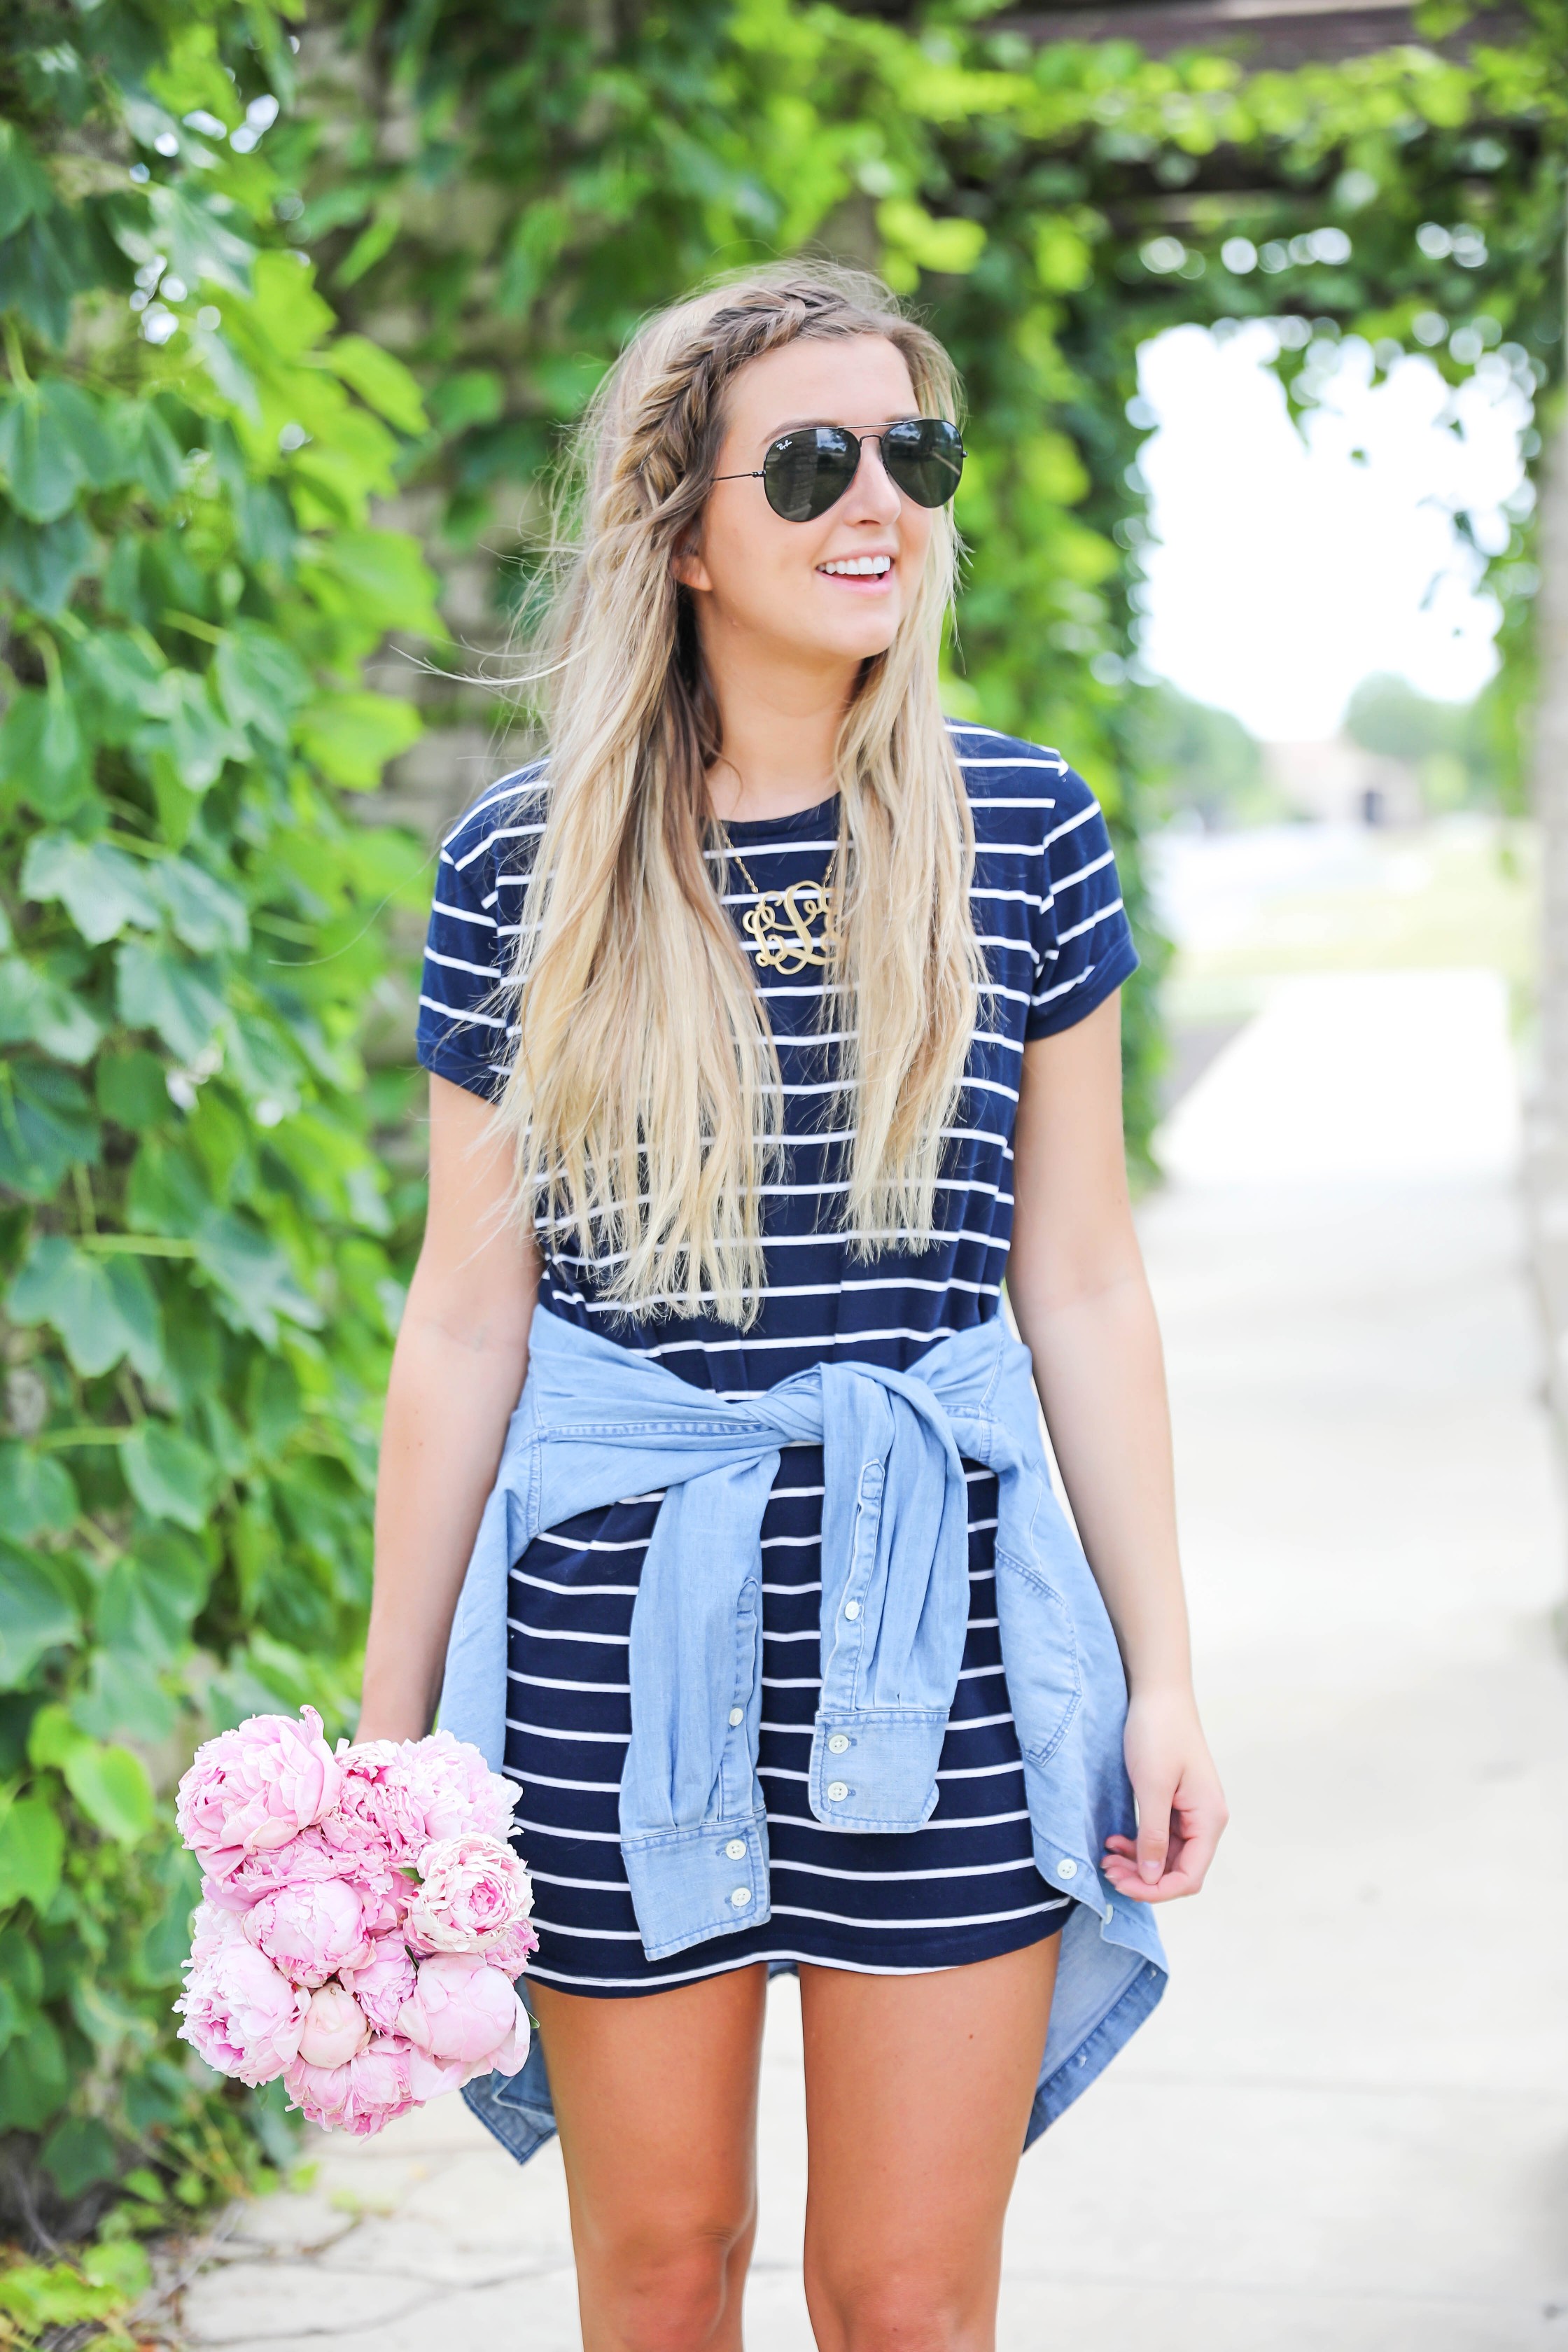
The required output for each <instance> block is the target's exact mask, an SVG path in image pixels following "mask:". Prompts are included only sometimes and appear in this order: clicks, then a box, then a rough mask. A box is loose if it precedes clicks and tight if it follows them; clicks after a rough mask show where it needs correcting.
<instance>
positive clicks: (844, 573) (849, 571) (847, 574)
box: [816, 555, 893, 580]
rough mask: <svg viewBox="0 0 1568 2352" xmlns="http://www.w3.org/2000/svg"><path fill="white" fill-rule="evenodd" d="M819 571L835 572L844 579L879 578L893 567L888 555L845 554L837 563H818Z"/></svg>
mask: <svg viewBox="0 0 1568 2352" xmlns="http://www.w3.org/2000/svg"><path fill="white" fill-rule="evenodd" d="M816 568H817V570H818V571H819V572H837V574H838V575H839V576H840V577H841V578H843V579H846V580H879V579H880V578H881V576H882V574H883V572H890V571H891V570H892V568H893V559H892V557H891V556H890V555H846V556H845V557H843V558H842V559H841V561H840V562H837V563H819V564H818V565H817V567H816Z"/></svg>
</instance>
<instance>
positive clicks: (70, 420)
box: [34, 375, 125, 522]
mask: <svg viewBox="0 0 1568 2352" xmlns="http://www.w3.org/2000/svg"><path fill="white" fill-rule="evenodd" d="M38 394H39V397H40V398H41V400H42V401H43V404H44V409H45V413H46V415H47V417H48V419H49V422H50V424H51V425H52V426H53V427H54V430H55V431H56V433H58V436H59V437H60V440H61V442H62V443H63V445H64V446H65V447H66V448H68V450H69V451H70V453H71V461H72V463H73V464H74V466H75V467H76V469H77V474H78V478H79V479H80V480H81V481H83V482H85V483H87V484H89V485H90V487H91V488H94V489H105V488H108V487H109V485H110V483H113V482H119V481H122V480H123V479H124V478H125V463H124V458H123V457H122V455H121V450H120V448H119V447H118V446H116V436H115V435H114V434H112V433H111V432H110V430H109V429H108V428H107V427H106V426H105V425H104V421H103V415H102V412H101V411H100V408H99V404H98V403H97V401H96V400H94V398H93V397H92V394H90V393H89V392H86V391H84V390H83V388H82V386H81V385H80V384H79V383H72V382H71V380H70V378H69V377H68V376H63V375H49V376H46V377H45V378H44V380H43V382H42V383H41V384H40V385H39V386H38ZM34 520H35V521H37V522H47V520H49V518H48V516H47V515H37V516H35V517H34Z"/></svg>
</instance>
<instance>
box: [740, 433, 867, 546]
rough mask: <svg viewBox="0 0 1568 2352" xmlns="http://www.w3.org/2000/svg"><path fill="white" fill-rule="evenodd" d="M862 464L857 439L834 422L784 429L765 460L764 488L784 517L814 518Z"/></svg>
mask: <svg viewBox="0 0 1568 2352" xmlns="http://www.w3.org/2000/svg"><path fill="white" fill-rule="evenodd" d="M859 463H860V444H859V443H858V441H857V440H856V438H855V436H854V435H853V434H852V433H846V432H845V431H844V429H843V427H842V425H807V426H806V427H805V429H804V430H803V431H802V432H799V433H786V434H784V436H783V438H782V439H781V440H778V441H775V442H774V443H773V446H772V448H771V449H770V450H769V451H768V454H767V456H766V457H764V458H763V492H764V494H765V496H766V498H767V501H768V504H769V506H771V507H772V509H773V512H774V514H776V515H779V516H782V518H783V520H784V521H785V522H814V521H815V520H816V517H817V516H818V515H822V514H826V512H827V509H828V508H829V507H830V506H833V505H834V504H836V502H837V500H838V499H841V498H842V497H843V496H844V493H845V491H846V490H847V488H849V485H850V483H851V482H852V481H853V480H854V479H855V468H856V467H857V466H858V464H859Z"/></svg>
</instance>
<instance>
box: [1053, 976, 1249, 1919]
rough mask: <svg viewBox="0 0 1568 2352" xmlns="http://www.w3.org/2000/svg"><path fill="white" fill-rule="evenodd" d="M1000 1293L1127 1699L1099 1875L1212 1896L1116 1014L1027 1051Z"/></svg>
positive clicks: (1098, 1015)
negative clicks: (1133, 1833)
mask: <svg viewBox="0 0 1568 2352" xmlns="http://www.w3.org/2000/svg"><path fill="white" fill-rule="evenodd" d="M1014 1149H1015V1153H1016V1169H1015V1178H1014V1191H1015V1195H1016V1210H1015V1214H1014V1224H1013V1248H1012V1255H1011V1257H1010V1259H1009V1262H1008V1267H1007V1293H1008V1297H1009V1298H1010V1300H1011V1302H1012V1307H1013V1312H1014V1314H1015V1316H1016V1318H1017V1324H1018V1328H1019V1331H1020V1332H1021V1334H1022V1335H1023V1339H1024V1341H1025V1344H1026V1346H1027V1348H1028V1349H1029V1351H1030V1354H1031V1355H1032V1357H1033V1358H1034V1364H1035V1383H1036V1386H1037V1389H1038V1390H1039V1394H1040V1402H1041V1404H1042V1406H1043V1407H1044V1410H1045V1415H1046V1426H1047V1429H1048V1430H1049V1431H1050V1434H1051V1444H1052V1445H1053V1447H1054V1448H1055V1451H1056V1455H1057V1460H1058V1464H1059V1465H1060V1468H1061V1474H1062V1481H1063V1484H1064V1485H1065V1486H1066V1487H1067V1491H1068V1498H1069V1499H1070V1501H1071V1504H1072V1507H1073V1516H1074V1517H1075V1518H1076V1519H1077V1521H1078V1527H1079V1535H1080V1536H1081V1537H1082V1538H1083V1544H1084V1549H1085V1550H1086V1552H1087V1553H1088V1555H1089V1564H1090V1566H1091V1567H1092V1568H1093V1570H1094V1574H1095V1580H1096V1581H1097V1583H1098V1584H1099V1586H1100V1591H1101V1592H1102V1594H1103V1595H1104V1598H1105V1605H1106V1608H1107V1609H1108V1611H1109V1612H1110V1621H1111V1623H1112V1624H1113V1625H1114V1627H1115V1629H1116V1637H1117V1640H1118V1642H1119V1643H1120V1644H1121V1655H1122V1661H1123V1664H1125V1666H1126V1669H1127V1680H1128V1687H1129V1691H1130V1694H1131V1698H1130V1705H1129V1710H1128V1721H1127V1769H1128V1771H1129V1774H1130V1776H1131V1781H1132V1787H1133V1792H1134V1794H1135V1795H1136V1797H1137V1800H1138V1837H1137V1841H1136V1845H1135V1846H1134V1845H1133V1844H1131V1843H1130V1842H1129V1841H1128V1840H1126V1839H1113V1840H1112V1841H1111V1848H1112V1851H1111V1852H1110V1853H1108V1855H1107V1857H1106V1862H1105V1870H1106V1875H1107V1876H1108V1877H1109V1878H1110V1880H1111V1883H1112V1884H1113V1885H1116V1886H1118V1887H1119V1888H1120V1889H1121V1892H1122V1893H1124V1894H1127V1895H1136V1896H1139V1897H1141V1898H1142V1899H1143V1900H1145V1901H1150V1902H1163V1901H1168V1900H1169V1899H1170V1898H1171V1897H1172V1896H1173V1895H1191V1894H1194V1893H1195V1892H1196V1890H1197V1888H1198V1887H1199V1886H1200V1885H1202V1883H1203V1878H1204V1874H1205V1871H1206V1870H1207V1868H1208V1865H1209V1863H1210V1861H1211V1860H1212V1859H1213V1855H1214V1850H1215V1843H1217V1841H1218V1838H1219V1834H1220V1832H1221V1831H1222V1830H1223V1828H1224V1827H1225V1821H1226V1811H1225V1800H1224V1797H1223V1795H1222V1794H1221V1790H1220V1786H1219V1781H1218V1779H1217V1776H1216V1775H1215V1769H1214V1765H1213V1763H1212V1761H1211V1760H1210V1758H1209V1753H1208V1749H1207V1747H1206V1746H1205V1741H1204V1737H1203V1733H1202V1730H1201V1729H1200V1727H1199V1725H1198V1717H1197V1708H1196V1705H1195V1703H1194V1698H1193V1688H1192V1660H1191V1654H1190V1649H1189V1644H1188V1638H1187V1615H1186V1604H1185V1601H1184V1597H1183V1592H1182V1574H1181V1567H1180V1563H1179V1560H1178V1557H1177V1550H1176V1512H1175V1496H1174V1487H1173V1477H1172V1468H1171V1426H1170V1413H1169V1410H1168V1407H1167V1404H1166V1398H1165V1374H1164V1363H1163V1356H1162V1352H1161V1347H1160V1333H1159V1328H1158V1326H1157V1324H1156V1322H1155V1319H1154V1307H1153V1301H1152V1298H1151V1297H1150V1295H1149V1286H1148V1282H1147V1279H1146V1277H1145V1276H1144V1272H1143V1261H1142V1253H1141V1252H1140V1250H1139V1246H1138V1237H1137V1234H1136V1232H1135V1231H1134V1229H1133V1223H1132V1212H1131V1204H1130V1202H1129V1200H1128V1194H1127V1171H1126V1162H1125V1157H1124V1152H1123V1147H1122V1133H1121V1016H1120V1000H1119V998H1117V997H1111V998H1110V1000H1109V1001H1108V1002H1107V1003H1104V1004H1101V1005H1100V1006H1099V1007H1097V1009H1096V1010H1095V1011H1094V1012H1093V1013H1090V1014H1089V1016H1088V1018H1087V1019H1086V1020H1083V1021H1080V1022H1079V1023H1078V1024H1077V1025H1076V1026H1075V1027H1073V1028H1071V1029H1068V1030H1064V1031H1063V1032H1062V1033H1061V1034H1059V1035H1058V1036H1055V1037H1045V1038H1040V1039H1038V1040H1037V1042H1036V1043H1035V1044H1033V1045H1028V1046H1026V1048H1025V1051H1024V1076H1023V1084H1022V1087H1021V1091H1020V1098H1019V1103H1018V1120H1017V1128H1016V1136H1015V1144H1014Z"/></svg>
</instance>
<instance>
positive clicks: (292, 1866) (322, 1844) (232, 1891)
mask: <svg viewBox="0 0 1568 2352" xmlns="http://www.w3.org/2000/svg"><path fill="white" fill-rule="evenodd" d="M342 1875H343V1857H342V1854H341V1853H333V1851H332V1849H331V1846H330V1845H329V1844H328V1843H327V1842H326V1840H325V1838H324V1837H323V1836H322V1835H321V1831H320V1830H319V1829H309V1830H302V1831H301V1832H300V1835H299V1836H298V1837H297V1838H290V1840H289V1843H288V1844H287V1845H280V1846H274V1847H273V1848H272V1849H271V1850H270V1851H269V1852H268V1853H247V1855H246V1856H245V1858H244V1860H243V1861H242V1862H240V1863H239V1864H237V1866H236V1867H235V1868H234V1869H233V1870H231V1871H230V1872H229V1873H228V1874H227V1875H226V1877H223V1878H204V1879H203V1881H202V1895H203V1898H204V1900H205V1901H206V1902H208V1903H212V1904H215V1905H216V1906H218V1907H219V1908H221V1909H223V1910H225V1911H248V1910H249V1908H250V1906H251V1905H252V1904H253V1903H259V1901H260V1900H261V1897H262V1896H263V1895H276V1894H277V1892H278V1890H279V1887H282V1886H297V1885H299V1884H300V1881H301V1880H302V1879H308V1878H316V1879H321V1878H341V1877H342Z"/></svg>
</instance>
